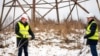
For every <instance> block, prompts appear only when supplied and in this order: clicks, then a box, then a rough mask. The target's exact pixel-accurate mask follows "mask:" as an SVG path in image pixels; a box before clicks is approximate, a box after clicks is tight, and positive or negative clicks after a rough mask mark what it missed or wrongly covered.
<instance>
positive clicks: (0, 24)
mask: <svg viewBox="0 0 100 56" xmlns="http://www.w3.org/2000/svg"><path fill="white" fill-rule="evenodd" d="M4 4H5V0H4V1H3V6H2V12H1V18H0V31H1V30H2V19H3V11H4Z"/></svg>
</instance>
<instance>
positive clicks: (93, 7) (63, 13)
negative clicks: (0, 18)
mask: <svg viewBox="0 0 100 56" xmlns="http://www.w3.org/2000/svg"><path fill="white" fill-rule="evenodd" d="M7 1H9V0H6V2H7ZM26 1H27V2H29V3H31V2H32V0H26ZM38 1H39V0H36V2H38ZM45 1H47V2H54V1H55V0H45ZM58 1H60V0H58ZM2 2H3V0H0V14H1V8H2ZM20 2H21V3H23V2H22V1H21V0H20ZM42 2H43V1H41V2H40V3H42ZM99 3H100V0H99ZM67 4H69V3H67V2H66V3H61V4H59V7H61V6H64V5H67ZM80 4H81V5H82V6H83V7H84V8H86V9H87V10H88V11H89V12H91V13H93V14H94V15H95V16H96V17H97V18H99V19H100V13H99V10H98V7H97V3H96V0H89V1H87V2H83V3H80ZM53 5H54V4H53ZM37 7H51V6H50V5H41V6H37ZM71 7H73V5H72V6H71ZM7 9H8V8H6V9H5V13H6V12H7ZM36 10H37V11H39V12H40V14H41V15H44V14H45V13H46V12H47V11H48V10H47V9H37V8H36ZM18 12H20V13H18ZM69 12H70V11H69V7H66V8H62V9H59V13H60V14H59V15H60V20H62V19H64V18H66V17H67V16H68V13H69ZM78 12H79V18H81V19H82V20H84V19H86V14H87V13H86V12H84V11H83V10H82V9H81V8H80V7H78ZM21 13H22V10H21V9H19V8H16V15H20V14H21ZM28 14H29V16H30V17H31V15H30V14H31V10H30V11H29V12H28ZM12 15H13V12H11V14H10V16H12ZM37 16H39V15H37ZM72 16H73V18H74V19H77V12H76V7H75V8H74V10H73V12H72ZM16 17H17V16H16ZM46 18H51V19H54V20H56V19H57V17H56V10H55V9H54V10H52V11H51V12H50V13H49V14H48V15H47V16H46Z"/></svg>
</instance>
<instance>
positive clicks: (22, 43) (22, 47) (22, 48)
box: [17, 38, 28, 56]
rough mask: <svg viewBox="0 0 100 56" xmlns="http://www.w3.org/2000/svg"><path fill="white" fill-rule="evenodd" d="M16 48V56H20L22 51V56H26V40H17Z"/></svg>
mask: <svg viewBox="0 0 100 56" xmlns="http://www.w3.org/2000/svg"><path fill="white" fill-rule="evenodd" d="M17 47H18V48H19V49H18V56H22V52H23V51H24V55H25V56H28V39H26V38H17Z"/></svg>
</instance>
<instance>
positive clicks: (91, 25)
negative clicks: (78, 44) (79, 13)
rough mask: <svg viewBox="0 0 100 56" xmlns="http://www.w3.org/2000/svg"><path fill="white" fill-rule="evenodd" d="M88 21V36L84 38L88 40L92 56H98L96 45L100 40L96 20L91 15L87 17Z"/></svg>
mask: <svg viewBox="0 0 100 56" xmlns="http://www.w3.org/2000/svg"><path fill="white" fill-rule="evenodd" d="M87 21H88V25H87V28H86V35H85V36H84V38H86V39H87V45H89V46H90V49H91V53H92V56H98V53H97V49H96V45H97V43H98V39H99V32H98V26H97V24H96V22H95V20H94V15H93V14H92V13H89V14H88V15H87Z"/></svg>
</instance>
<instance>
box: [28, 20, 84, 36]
mask: <svg viewBox="0 0 100 56" xmlns="http://www.w3.org/2000/svg"><path fill="white" fill-rule="evenodd" d="M30 25H31V28H32V30H33V31H34V32H43V31H49V30H50V29H54V30H55V32H58V35H61V34H62V35H64V34H68V33H72V32H73V33H77V32H75V31H73V30H72V29H82V28H84V25H83V24H82V23H81V22H80V21H66V20H65V21H64V22H62V23H60V24H57V22H55V21H53V20H50V19H48V20H46V21H43V22H41V21H40V20H39V19H37V20H36V23H35V27H37V28H38V29H39V30H35V27H34V25H33V24H31V23H30Z"/></svg>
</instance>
